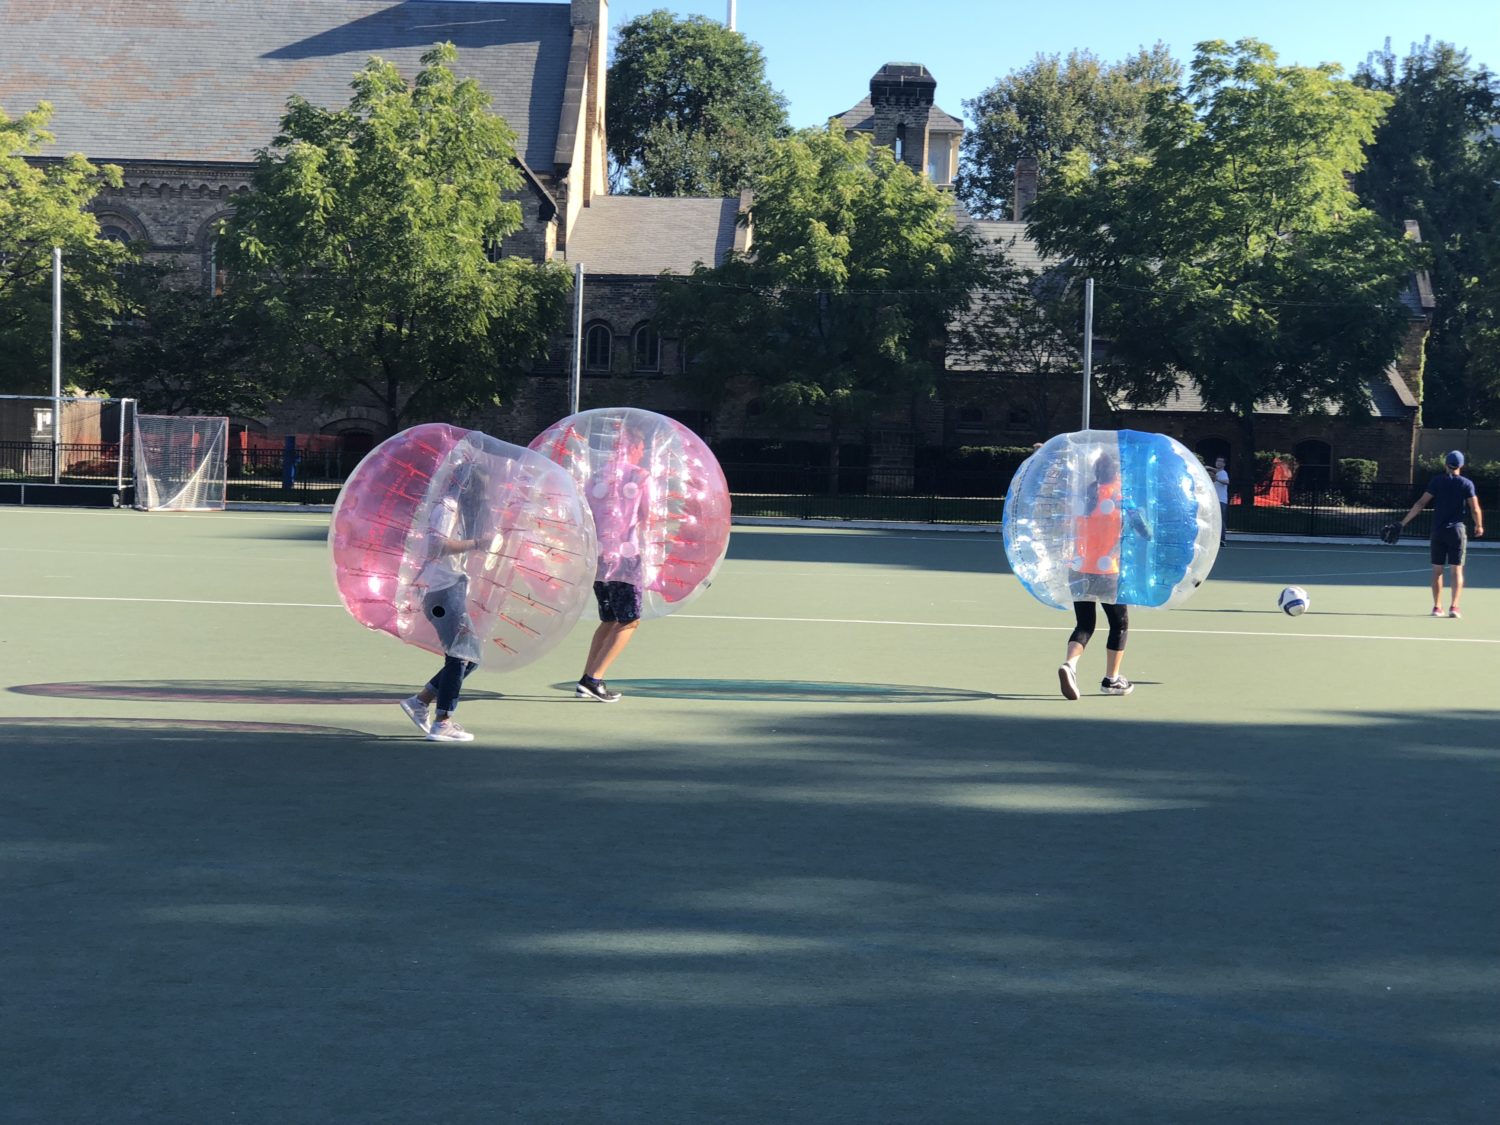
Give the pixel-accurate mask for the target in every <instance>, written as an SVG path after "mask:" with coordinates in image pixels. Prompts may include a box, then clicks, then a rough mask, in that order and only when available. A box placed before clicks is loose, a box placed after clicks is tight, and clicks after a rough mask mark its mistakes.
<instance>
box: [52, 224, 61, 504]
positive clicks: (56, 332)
mask: <svg viewBox="0 0 1500 1125" xmlns="http://www.w3.org/2000/svg"><path fill="white" fill-rule="evenodd" d="M61 446H62V247H61V246H54V247H53V248H52V483H53V484H57V483H59V482H60V481H61V480H62V464H61V459H60V453H61Z"/></svg>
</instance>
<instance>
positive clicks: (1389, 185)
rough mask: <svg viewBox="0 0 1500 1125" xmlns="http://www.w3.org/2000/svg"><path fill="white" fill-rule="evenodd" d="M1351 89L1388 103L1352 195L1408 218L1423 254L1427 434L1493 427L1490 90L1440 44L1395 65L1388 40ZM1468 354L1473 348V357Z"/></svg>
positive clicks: (1497, 234)
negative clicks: (1427, 290)
mask: <svg viewBox="0 0 1500 1125" xmlns="http://www.w3.org/2000/svg"><path fill="white" fill-rule="evenodd" d="M1355 81H1356V82H1357V83H1359V84H1360V85H1362V86H1366V87H1368V88H1370V89H1374V90H1379V91H1381V92H1383V93H1386V94H1389V95H1391V96H1392V97H1394V99H1395V102H1394V104H1393V105H1392V106H1391V110H1390V112H1389V113H1388V114H1387V115H1386V117H1385V120H1384V121H1382V122H1381V124H1380V127H1379V128H1378V129H1377V130H1376V132H1375V144H1374V147H1373V148H1372V149H1371V150H1370V155H1369V162H1368V163H1367V164H1366V166H1365V167H1364V168H1363V169H1362V170H1361V171H1360V173H1359V175H1358V177H1357V179H1356V181H1355V182H1356V190H1358V192H1359V193H1360V196H1361V197H1362V198H1363V199H1364V200H1365V201H1366V202H1367V204H1368V205H1369V206H1370V207H1372V208H1373V209H1374V210H1375V211H1377V212H1378V213H1379V214H1381V215H1383V216H1384V217H1385V218H1386V219H1387V220H1389V221H1390V222H1392V223H1400V222H1402V221H1403V220H1407V219H1414V220H1416V222H1417V223H1418V225H1419V226H1420V228H1421V232H1422V239H1423V241H1424V243H1425V244H1426V245H1427V247H1428V248H1429V251H1430V253H1431V266H1430V268H1429V276H1430V278H1431V280H1432V289H1433V296H1434V298H1435V300H1436V305H1435V308H1434V310H1433V325H1432V334H1431V336H1430V337H1429V338H1428V342H1427V363H1426V367H1425V369H1424V372H1423V388H1422V389H1423V394H1422V414H1423V420H1424V421H1425V422H1426V423H1427V424H1429V425H1437V426H1492V425H1500V368H1497V367H1496V366H1495V364H1494V363H1493V362H1492V361H1487V360H1486V358H1485V355H1486V354H1487V353H1488V348H1487V346H1486V345H1485V344H1484V343H1483V341H1484V339H1485V338H1486V333H1487V329H1486V327H1485V326H1486V325H1487V324H1490V323H1493V322H1495V321H1497V320H1500V303H1497V301H1500V290H1497V283H1496V282H1495V280H1494V279H1495V278H1496V277H1497V275H1500V143H1497V141H1496V138H1495V134H1494V130H1495V129H1496V127H1497V126H1500V81H1497V79H1496V77H1495V76H1494V75H1493V74H1492V73H1490V72H1489V71H1488V70H1486V69H1485V68H1484V67H1475V66H1474V65H1473V64H1472V63H1471V62H1470V61H1469V56H1468V54H1467V53H1466V52H1464V51H1462V50H1460V49H1459V48H1457V47H1455V46H1453V45H1452V44H1450V43H1436V44H1434V43H1431V42H1427V43H1424V44H1422V45H1421V46H1420V47H1413V48H1412V50H1411V53H1410V54H1408V55H1407V56H1406V57H1405V58H1404V59H1399V60H1398V59H1397V57H1396V56H1395V55H1394V54H1393V53H1392V52H1391V50H1390V45H1389V43H1387V45H1386V48H1385V50H1384V51H1382V52H1379V53H1377V54H1375V55H1372V56H1371V57H1370V59H1369V60H1368V61H1367V62H1366V63H1365V65H1364V66H1363V67H1361V68H1360V71H1359V73H1358V74H1357V75H1356V76H1355ZM1476 349H1478V350H1476Z"/></svg>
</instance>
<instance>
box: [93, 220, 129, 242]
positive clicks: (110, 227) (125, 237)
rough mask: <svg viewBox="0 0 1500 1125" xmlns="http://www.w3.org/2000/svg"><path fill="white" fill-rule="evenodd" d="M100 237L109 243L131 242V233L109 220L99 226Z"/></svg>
mask: <svg viewBox="0 0 1500 1125" xmlns="http://www.w3.org/2000/svg"><path fill="white" fill-rule="evenodd" d="M99 237H100V238H102V239H104V240H105V241H107V242H125V243H128V242H130V232H129V231H128V230H126V229H125V228H124V227H122V226H119V225H118V224H116V223H111V222H109V221H108V220H105V221H104V222H102V223H100V224H99Z"/></svg>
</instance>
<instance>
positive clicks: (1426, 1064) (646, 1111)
mask: <svg viewBox="0 0 1500 1125" xmlns="http://www.w3.org/2000/svg"><path fill="white" fill-rule="evenodd" d="M326 522H327V517H326V516H319V515H300V516H299V515H272V514H264V515H262V514H258V513H257V514H242V513H225V514H221V515H203V516H171V515H144V514H140V513H131V512H74V511H63V510H45V509H0V529H3V534H0V575H3V582H0V615H3V616H0V687H3V688H4V689H5V690H4V691H0V1075H3V1077H0V1122H3V1125H21V1123H28V1125H29V1123H41V1125H78V1123H94V1122H98V1123H107V1125H122V1123H125V1122H145V1123H151V1125H160V1123H176V1122H183V1123H191V1125H198V1123H218V1122H229V1121H234V1122H249V1123H261V1122H264V1123H276V1125H287V1123H299V1125H300V1123H304V1122H305V1123H309V1125H312V1123H318V1125H323V1123H328V1122H340V1123H342V1122H357V1123H361V1125H364V1123H375V1122H380V1123H385V1122H389V1123H393V1125H395V1123H400V1125H407V1123H427V1122H432V1123H438V1125H469V1123H475V1125H481V1123H482V1125H490V1123H499V1122H545V1123H553V1122H562V1123H574V1122H577V1123H591V1122H601V1123H615V1122H630V1123H641V1125H646V1123H651V1125H660V1123H666V1122H674V1123H675V1122H685V1123H696V1122H745V1123H768V1125H769V1123H779V1122H797V1123H803V1122H806V1123H817V1125H824V1123H831V1125H843V1123H866V1122H900V1123H911V1122H922V1123H927V1122H931V1123H935V1125H966V1123H970V1122H973V1123H985V1125H990V1123H1008V1122H1069V1123H1071V1122H1132V1123H1134V1122H1188V1123H1198V1122H1289V1123H1302V1122H1312V1123H1323V1122H1338V1123H1344V1122H1349V1123H1355V1122H1358V1123H1360V1125H1368V1123H1374V1122H1392V1123H1402V1125H1406V1123H1412V1122H1443V1123H1448V1122H1485V1123H1490V1122H1493V1121H1496V1120H1500V966H1497V958H1496V953H1497V950H1500V848H1497V842H1500V828H1497V809H1500V773H1497V768H1500V723H1497V710H1496V703H1495V701H1496V692H1497V684H1500V594H1497V592H1496V590H1497V587H1500V552H1493V551H1475V552H1472V553H1471V556H1470V564H1469V567H1468V571H1469V578H1470V581H1471V589H1470V590H1469V591H1468V593H1467V595H1466V597H1465V599H1464V608H1465V610H1466V616H1465V617H1464V619H1462V620H1458V621H1453V620H1432V619H1429V618H1427V617H1426V616H1425V613H1426V610H1427V608H1428V603H1427V594H1426V588H1425V587H1426V581H1427V574H1428V568H1427V564H1426V558H1425V551H1423V550H1420V549H1415V548H1412V547H1401V548H1385V547H1381V546H1380V545H1378V544H1375V543H1371V544H1370V545H1368V546H1363V547H1350V546H1330V545H1323V546H1276V545H1271V544H1245V543H1239V544H1235V545H1233V546H1231V547H1230V548H1229V549H1228V550H1227V551H1226V552H1225V553H1224V554H1222V555H1221V556H1220V560H1219V564H1218V567H1217V569H1216V571H1215V573H1214V575H1213V577H1212V579H1211V580H1210V582H1209V583H1208V584H1206V585H1205V586H1204V587H1203V589H1202V590H1200V591H1199V592H1198V594H1197V595H1196V596H1195V597H1194V599H1193V600H1192V601H1190V602H1189V603H1188V604H1187V605H1186V606H1185V607H1183V608H1182V609H1180V610H1177V611H1172V612H1170V613H1160V612H1155V613H1154V612H1150V611H1137V612H1136V614H1135V615H1134V620H1133V627H1132V630H1131V643H1130V649H1129V653H1128V657H1127V660H1126V664H1125V672H1126V674H1127V675H1129V676H1130V677H1131V678H1133V679H1135V680H1136V682H1137V684H1138V685H1139V686H1138V689H1137V691H1136V692H1135V694H1134V695H1132V696H1130V697H1128V698H1124V699H1119V698H1106V697H1102V696H1099V695H1096V694H1093V693H1092V691H1093V688H1094V687H1095V685H1097V682H1098V678H1099V676H1100V674H1101V668H1102V664H1103V633H1102V630H1101V633H1100V634H1099V635H1098V636H1097V637H1096V639H1095V642H1094V645H1093V646H1092V647H1091V649H1090V651H1089V652H1088V654H1087V655H1086V656H1085V657H1084V666H1083V672H1084V674H1083V675H1082V676H1081V679H1082V680H1083V682H1084V685H1085V689H1086V693H1085V696H1084V698H1083V699H1082V700H1081V701H1079V702H1076V703H1069V702H1067V701H1065V700H1063V699H1062V698H1061V697H1060V696H1059V695H1058V692H1057V679H1056V674H1055V669H1056V666H1057V663H1058V661H1059V659H1060V658H1061V655H1062V651H1063V643H1064V640H1065V638H1066V635H1067V632H1068V630H1069V628H1070V627H1071V616H1070V615H1065V614H1062V613H1058V612H1056V611H1053V610H1048V609H1045V608H1044V607H1042V606H1040V605H1039V604H1037V603H1035V602H1034V601H1032V600H1031V599H1030V598H1029V597H1028V596H1027V595H1026V594H1025V592H1024V591H1023V590H1022V589H1021V587H1020V585H1019V584H1018V583H1017V582H1016V581H1015V580H1014V579H1013V578H1011V577H1010V576H1009V575H1007V574H1006V573H1005V571H1004V564H1003V555H1002V551H1001V546H1000V542H999V537H998V536H996V535H975V534H953V533H941V532H936V531H933V532H922V531H890V532H857V531H838V530H828V529H823V530H814V529H800V528H798V529H792V528H737V529H736V531H735V534H734V539H733V542H732V544H731V548H730V557H729V561H728V562H727V563H726V564H725V566H724V568H723V571H722V573H721V575H720V578H719V581H718V583H717V584H716V585H715V587H714V588H713V589H712V590H711V591H709V592H708V593H707V594H706V595H705V596H704V597H703V598H701V599H700V600H699V601H698V602H696V603H694V605H693V606H692V607H690V609H689V610H687V611H686V612H685V613H683V614H681V615H678V616H677V617H673V618H670V619H667V620H665V621H659V622H648V623H647V624H646V625H645V626H644V627H643V628H642V629H641V632H640V634H639V636H638V637H637V639H636V640H635V642H634V643H633V644H632V646H631V647H630V648H629V649H628V650H627V651H626V652H625V654H624V656H622V657H621V659H620V661H619V662H618V664H617V665H616V667H615V669H613V672H612V674H611V675H610V677H609V679H610V682H611V684H612V685H613V686H616V687H618V688H620V689H621V690H623V691H624V692H625V693H626V697H625V699H624V700H623V701H622V702H621V703H619V704H617V705H615V706H601V705H598V704H593V703H583V702H575V701H573V700H572V698H571V694H570V693H571V685H572V682H573V680H574V679H575V678H576V676H577V674H578V671H579V664H580V662H581V660H582V657H583V653H584V650H585V648H586V646H587V641H588V632H589V629H588V628H587V627H580V628H579V630H578V631H577V632H576V633H575V634H574V635H573V636H570V637H569V638H568V639H567V640H566V641H565V642H564V643H563V644H562V645H561V646H559V648H558V649H557V650H555V651H554V653H553V654H551V655H550V656H549V657H547V658H546V659H545V660H543V661H542V662H540V663H538V664H536V665H533V666H531V667H530V668H527V669H523V670H522V671H520V672H517V673H512V674H510V675H507V676H494V675H488V676H487V675H486V674H485V673H484V672H482V671H481V672H480V673H478V674H477V675H476V676H475V677H474V678H473V679H472V680H471V681H470V686H471V691H470V692H469V693H468V694H467V698H466V701H465V703H464V705H463V707H462V709H461V711H460V718H461V719H462V720H463V722H464V723H465V724H466V725H467V726H469V727H470V729H472V730H474V731H475V732H476V733H477V734H478V736H479V739H478V741H477V742H475V743H473V744H470V745H467V746H464V745H459V746H448V745H434V744H429V743H426V742H423V741H420V740H419V739H418V738H417V737H416V736H415V732H414V731H413V730H412V729H411V727H410V726H409V724H408V723H407V721H406V719H405V718H404V717H403V715H402V714H401V712H400V711H399V710H397V708H396V706H395V700H396V699H397V698H398V697H399V696H401V695H404V694H406V693H408V692H409V691H410V690H412V688H413V687H414V686H415V685H416V684H418V683H419V682H420V681H422V680H424V679H425V678H426V677H427V676H428V675H429V674H430V673H431V671H433V670H434V666H435V664H436V661H435V660H434V659H433V658H432V657H430V656H428V655H426V654H424V653H421V652H418V651H415V650H412V649H408V648H405V647H403V646H402V645H400V644H398V643H396V642H395V641H393V640H392V639H390V638H388V637H385V636H381V635H377V634H374V633H370V632H367V631H365V630H362V629H361V628H359V627H358V626H357V625H356V624H355V623H354V622H353V620H352V619H351V618H349V617H348V616H347V615H346V614H345V613H344V612H343V610H342V609H340V608H338V607H337V605H336V597H335V595H334V592H333V588H332V582H331V579H330V577H329V573H328V565H327V556H326V551H325V548H324V544H323V534H324V530H325V527H326ZM1288 582H1297V583H1300V584H1302V585H1305V586H1306V587H1307V588H1308V589H1309V590H1310V591H1311V594H1312V599H1313V609H1312V612H1311V613H1309V614H1308V615H1307V616H1305V617H1303V618H1301V619H1297V620H1292V619H1288V618H1286V617H1284V616H1283V615H1281V614H1280V613H1279V612H1277V610H1276V608H1275V597H1276V593H1277V591H1278V590H1279V589H1280V588H1281V586H1283V585H1284V584H1286V583H1288Z"/></svg>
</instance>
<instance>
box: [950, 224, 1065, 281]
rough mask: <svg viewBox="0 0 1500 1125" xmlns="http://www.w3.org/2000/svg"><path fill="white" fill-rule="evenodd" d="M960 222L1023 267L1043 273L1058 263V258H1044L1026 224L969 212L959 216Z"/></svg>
mask: <svg viewBox="0 0 1500 1125" xmlns="http://www.w3.org/2000/svg"><path fill="white" fill-rule="evenodd" d="M957 219H958V224H959V225H960V226H962V227H966V228H967V229H968V230H970V231H972V232H973V233H974V234H976V235H978V236H979V238H981V239H983V240H984V242H986V243H988V244H993V245H995V246H997V247H998V248H999V249H1001V250H1002V251H1004V252H1005V256H1006V257H1007V258H1009V259H1010V260H1011V261H1012V262H1014V263H1015V264H1016V265H1018V266H1020V267H1021V268H1022V269H1029V270H1035V271H1036V272H1037V273H1042V272H1044V271H1046V270H1048V269H1050V268H1051V267H1053V266H1055V265H1057V260H1056V259H1053V258H1044V257H1042V255H1041V253H1040V252H1038V250H1037V248H1036V243H1034V242H1032V241H1031V238H1030V237H1029V236H1028V235H1027V234H1026V224H1025V223H1018V222H1014V221H1012V220H1010V219H972V218H970V217H969V215H968V213H967V212H964V213H963V214H962V215H960V216H958V217H957Z"/></svg>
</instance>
